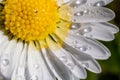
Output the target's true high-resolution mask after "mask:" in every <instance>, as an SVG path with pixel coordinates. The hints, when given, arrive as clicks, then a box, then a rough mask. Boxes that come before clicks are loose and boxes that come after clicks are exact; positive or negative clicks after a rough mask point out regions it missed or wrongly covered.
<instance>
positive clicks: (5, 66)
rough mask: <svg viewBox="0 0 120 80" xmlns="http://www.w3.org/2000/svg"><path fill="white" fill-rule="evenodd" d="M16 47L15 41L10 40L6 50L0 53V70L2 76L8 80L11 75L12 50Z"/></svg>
mask: <svg viewBox="0 0 120 80" xmlns="http://www.w3.org/2000/svg"><path fill="white" fill-rule="evenodd" d="M15 47H16V41H14V40H11V41H10V42H9V44H7V45H6V48H5V49H4V50H3V51H2V52H1V60H0V61H1V62H0V63H1V64H0V66H1V67H0V69H1V73H2V75H3V76H4V77H5V78H7V79H10V77H11V73H12V71H13V70H12V69H11V68H12V58H13V53H14V50H13V49H14V48H15Z"/></svg>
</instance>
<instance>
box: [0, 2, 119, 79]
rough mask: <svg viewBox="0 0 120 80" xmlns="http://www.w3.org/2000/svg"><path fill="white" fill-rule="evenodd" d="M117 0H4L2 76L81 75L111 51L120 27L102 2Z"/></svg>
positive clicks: (0, 48)
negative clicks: (107, 46)
mask: <svg viewBox="0 0 120 80" xmlns="http://www.w3.org/2000/svg"><path fill="white" fill-rule="evenodd" d="M110 2H112V0H0V73H1V75H2V76H3V80H56V79H57V80H79V79H85V78H86V77H87V73H86V69H87V70H89V71H91V72H94V73H100V72H101V67H100V65H99V64H98V62H97V61H96V59H97V60H105V59H108V58H109V57H110V55H111V53H110V51H109V50H108V49H107V48H106V47H105V46H104V45H103V44H101V43H100V42H98V41H97V40H102V41H111V40H113V39H114V34H115V33H117V32H118V28H117V27H116V26H115V25H113V24H110V23H108V21H110V20H112V19H113V18H114V17H115V14H114V12H113V11H112V10H110V9H108V8H105V7H103V6H105V5H107V4H108V3H110Z"/></svg>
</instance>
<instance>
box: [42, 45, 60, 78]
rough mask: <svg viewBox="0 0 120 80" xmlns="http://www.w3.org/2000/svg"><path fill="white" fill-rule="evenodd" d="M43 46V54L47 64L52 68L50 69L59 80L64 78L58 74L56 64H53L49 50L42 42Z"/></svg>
mask: <svg viewBox="0 0 120 80" xmlns="http://www.w3.org/2000/svg"><path fill="white" fill-rule="evenodd" d="M41 46H42V48H41V51H42V55H43V57H44V59H45V61H46V66H48V68H49V69H50V71H51V72H52V73H53V74H54V75H55V76H56V78H57V79H58V80H62V79H61V77H60V76H59V75H58V74H57V72H56V70H55V68H54V66H53V65H52V64H51V61H50V58H49V56H48V51H47V50H46V49H45V47H43V45H42V44H41Z"/></svg>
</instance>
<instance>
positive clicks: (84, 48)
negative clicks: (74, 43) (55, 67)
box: [79, 46, 88, 52]
mask: <svg viewBox="0 0 120 80" xmlns="http://www.w3.org/2000/svg"><path fill="white" fill-rule="evenodd" d="M79 49H80V50H81V51H83V52H85V51H87V50H88V48H87V46H80V48H79Z"/></svg>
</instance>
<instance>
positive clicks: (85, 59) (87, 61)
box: [63, 43, 101, 73]
mask: <svg viewBox="0 0 120 80" xmlns="http://www.w3.org/2000/svg"><path fill="white" fill-rule="evenodd" d="M63 47H64V48H65V49H66V50H68V51H69V52H70V53H71V54H72V55H73V56H74V57H75V58H76V59H77V60H78V61H79V62H80V64H81V65H82V66H83V67H85V68H87V69H88V70H90V71H92V72H94V73H100V72H101V67H100V65H99V64H98V62H97V61H96V60H95V59H94V58H92V57H91V56H90V55H88V54H85V53H82V52H81V51H78V50H76V49H74V48H72V47H71V46H69V45H67V44H66V43H64V46H63Z"/></svg>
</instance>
